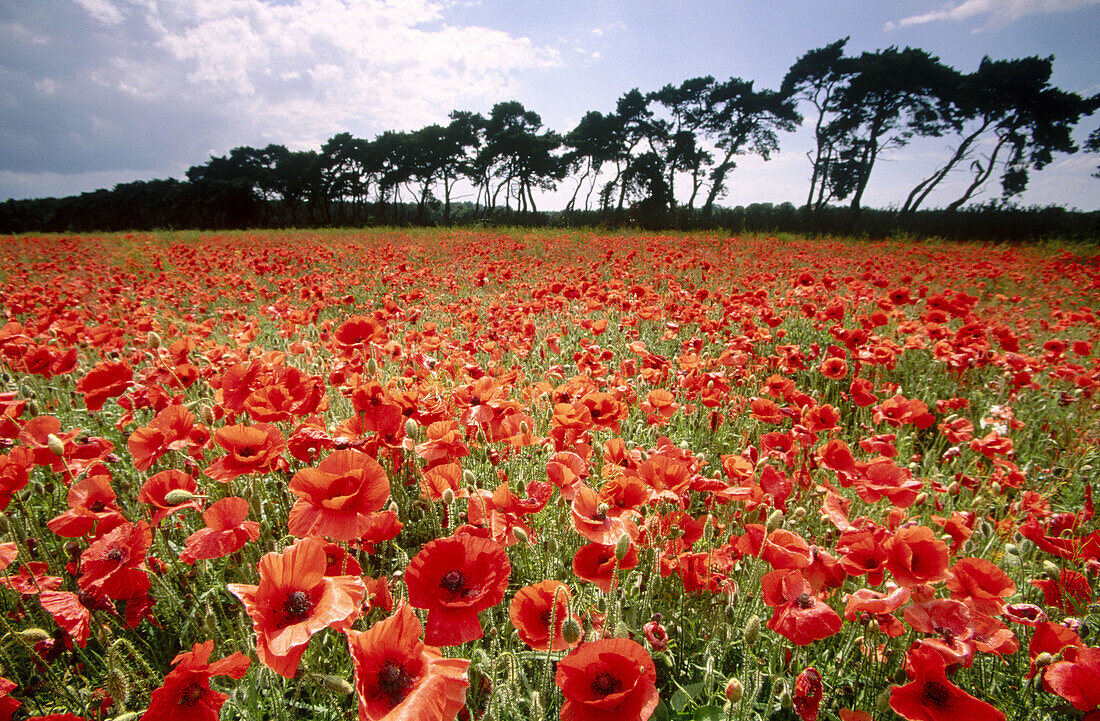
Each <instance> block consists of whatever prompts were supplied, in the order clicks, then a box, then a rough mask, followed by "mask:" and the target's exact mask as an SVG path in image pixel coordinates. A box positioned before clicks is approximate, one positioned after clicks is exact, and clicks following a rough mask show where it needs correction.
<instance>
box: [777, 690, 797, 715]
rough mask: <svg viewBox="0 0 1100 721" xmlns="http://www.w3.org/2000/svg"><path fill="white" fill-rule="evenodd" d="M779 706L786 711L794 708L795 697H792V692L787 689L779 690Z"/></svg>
mask: <svg viewBox="0 0 1100 721" xmlns="http://www.w3.org/2000/svg"><path fill="white" fill-rule="evenodd" d="M779 707H780V708H781V709H783V710H785V711H789V710H790V709H792V708H794V699H793V698H791V692H790V691H788V690H787V689H783V690H782V691H780V692H779Z"/></svg>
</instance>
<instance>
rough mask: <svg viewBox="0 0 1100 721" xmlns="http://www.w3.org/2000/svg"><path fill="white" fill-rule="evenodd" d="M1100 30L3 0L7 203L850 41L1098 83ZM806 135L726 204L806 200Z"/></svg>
mask: <svg viewBox="0 0 1100 721" xmlns="http://www.w3.org/2000/svg"><path fill="white" fill-rule="evenodd" d="M1098 36H1100V0H953V1H952V0H949V1H947V2H944V1H943V0H905V1H897V2H890V1H889V0H877V1H876V0H766V1H760V0H560V1H559V0H480V1H478V0H31V1H28V0H0V200H2V199H6V198H28V197H46V196H58V197H60V196H65V195H73V194H78V193H81V192H85V191H90V190H95V189H97V188H111V187H113V186H114V185H115V184H117V183H123V182H129V181H132V180H147V179H152V178H183V177H184V173H185V171H186V170H187V168H188V167H190V166H192V165H200V164H202V163H204V162H205V161H206V160H207V159H208V158H209V157H211V156H216V155H225V154H226V153H228V152H229V150H231V149H232V148H234V147H237V146H242V145H249V146H254V147H263V146H265V145H267V144H269V143H280V144H283V145H286V146H287V147H288V148H290V149H292V150H306V149H318V148H319V147H320V146H321V144H322V143H324V141H325V140H327V139H328V138H330V137H332V136H333V135H335V134H337V133H340V132H350V133H352V135H354V136H357V137H364V138H373V137H374V136H376V135H377V134H379V133H381V132H383V131H385V130H413V129H416V128H419V127H423V126H424V125H427V124H430V123H437V122H438V123H445V122H446V121H447V114H448V113H449V112H450V111H452V110H456V109H458V110H472V111H477V112H481V113H488V111H489V110H490V109H491V108H492V106H493V104H495V103H497V102H501V101H506V100H518V101H520V102H522V103H523V104H524V105H525V106H526V107H527V108H528V109H529V110H534V111H535V112H537V113H539V114H540V115H541V117H542V120H543V122H544V123H545V124H546V126H547V127H548V128H551V129H554V130H557V131H559V132H563V133H564V132H567V131H568V130H570V129H571V128H572V127H573V126H574V125H575V124H576V123H577V121H578V120H579V119H580V118H581V117H582V116H583V115H584V113H585V112H587V111H589V110H599V111H601V112H609V111H611V110H613V109H614V107H615V101H616V99H617V98H619V97H620V96H621V95H622V94H623V93H625V92H627V91H628V90H630V89H632V88H638V89H640V90H641V91H642V92H647V91H651V90H657V89H659V88H661V87H662V86H664V85H666V84H670V83H671V84H676V85H678V84H680V83H681V82H683V81H684V80H686V79H688V78H692V77H697V76H705V75H713V76H715V77H716V78H718V79H719V80H723V79H726V78H729V77H740V78H744V79H747V80H753V81H754V82H755V84H756V87H757V88H772V89H776V88H778V87H779V84H780V82H781V81H782V79H783V76H784V74H785V73H786V71H787V69H788V68H789V67H790V66H791V64H792V63H793V62H794V61H795V60H797V59H798V57H799V56H801V55H802V54H804V53H805V52H807V51H808V50H811V49H813V48H818V47H821V46H824V45H826V44H828V43H830V42H833V41H835V40H837V39H839V38H842V37H849V38H850V40H849V41H848V45H847V49H848V53H849V54H858V53H860V52H862V51H874V50H879V49H884V48H887V47H890V46H898V47H905V46H912V47H917V48H921V49H924V50H927V51H928V52H930V53H932V54H933V55H936V56H938V57H939V58H940V60H942V61H943V62H944V63H946V64H948V65H951V66H953V67H955V68H957V69H958V70H960V71H964V72H970V71H973V70H975V69H976V68H977V67H978V64H979V62H980V61H981V59H982V58H983V56H989V57H991V58H993V59H1011V58H1020V57H1027V56H1032V55H1036V56H1040V57H1046V56H1051V55H1052V56H1054V75H1053V78H1052V82H1053V84H1054V85H1056V86H1058V87H1060V88H1062V89H1064V90H1068V91H1073V92H1077V93H1080V94H1082V95H1085V96H1089V95H1093V94H1096V93H1100V75H1098V73H1097V70H1098V69H1100V43H1097V42H1096V37H1098ZM803 110H806V109H805V108H804V109H803ZM1098 125H1100V113H1098V114H1096V115H1094V116H1092V117H1091V118H1086V119H1085V120H1084V121H1083V122H1082V123H1081V124H1080V125H1079V126H1078V128H1077V131H1076V137H1077V139H1078V142H1079V143H1080V142H1081V141H1083V140H1084V138H1085V137H1086V136H1087V135H1088V133H1089V132H1090V131H1091V130H1093V129H1095V128H1096V127H1097V126H1098ZM811 139H812V133H811V132H810V128H809V126H808V125H807V124H804V126H803V128H801V129H800V130H799V131H796V132H794V133H790V134H783V135H781V136H780V152H779V153H778V154H777V155H776V156H774V157H773V158H772V159H771V160H769V161H767V162H765V161H763V160H762V159H759V158H754V157H745V158H743V159H742V160H741V162H740V163H739V165H738V167H737V169H736V170H734V171H733V173H732V174H731V175H730V177H729V180H728V184H729V186H730V190H729V193H728V194H727V196H726V197H725V198H724V199H723V201H721V202H722V204H724V205H729V206H733V205H742V204H747V203H752V202H774V203H780V202H784V201H790V202H794V203H795V204H801V203H802V202H804V199H805V194H806V191H807V189H808V182H809V175H810V164H809V161H808V160H807V158H806V152H807V151H808V150H809V149H810V147H811ZM948 152H949V142H948V141H947V140H946V139H928V140H921V141H919V142H914V143H911V144H910V145H909V146H907V147H905V148H901V149H899V150H895V151H893V152H891V153H890V154H889V155H887V156H884V157H883V158H882V159H881V161H880V163H879V165H878V166H876V169H875V171H874V173H873V175H872V177H871V180H870V184H869V187H868V190H867V194H866V195H865V198H864V204H865V205H870V206H875V207H890V206H897V205H900V204H901V203H902V202H903V201H904V199H905V196H906V195H907V193H908V191H909V189H910V188H911V187H912V186H913V185H915V184H916V183H917V182H918V181H919V180H920V179H921V178H922V177H924V176H925V175H927V174H928V173H929V172H930V171H931V170H932V169H933V168H934V167H935V165H936V163H937V160H942V159H943V158H945V157H946V156H947V155H948ZM1098 165H1100V155H1097V154H1085V153H1081V152H1078V153H1076V154H1073V155H1060V156H1056V159H1055V160H1054V162H1052V163H1051V164H1050V165H1049V166H1048V167H1047V168H1045V169H1044V170H1042V171H1040V172H1037V173H1033V174H1032V177H1031V182H1030V184H1029V186H1028V190H1027V191H1026V192H1025V193H1024V195H1023V196H1021V197H1020V199H1019V200H1020V202H1022V203H1023V204H1025V205H1063V206H1066V207H1070V208H1079V209H1082V210H1098V209H1100V179H1098V178H1093V177H1091V174H1092V173H1093V172H1094V171H1095V170H1096V169H1097V166H1098ZM964 185H965V183H964V179H963V176H962V175H958V176H955V177H954V178H952V179H951V180H950V182H948V183H945V186H944V189H943V190H942V191H941V192H940V193H938V194H937V195H934V196H932V198H930V201H931V205H933V206H935V205H941V206H942V205H944V204H946V203H947V202H949V201H950V200H951V199H952V198H953V197H954V196H953V195H952V193H953V192H954V193H957V192H958V190H959V189H961V188H962V187H964ZM996 192H997V191H996V189H991V190H990V191H987V192H986V194H985V195H984V196H981V197H980V198H979V200H989V199H991V198H993V197H995V195H996ZM571 193H572V185H571V184H570V183H569V182H568V181H566V182H565V183H564V184H563V186H562V187H561V188H560V189H559V191H558V192H556V193H550V194H547V195H546V196H544V197H543V198H541V199H540V208H543V209H553V208H555V207H558V208H560V207H561V206H562V205H563V204H564V199H566V198H568V196H569V195H570V194H571Z"/></svg>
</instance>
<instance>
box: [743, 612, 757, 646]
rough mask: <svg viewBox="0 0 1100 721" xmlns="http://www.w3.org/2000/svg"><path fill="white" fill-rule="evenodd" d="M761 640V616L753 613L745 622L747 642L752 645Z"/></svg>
mask: <svg viewBox="0 0 1100 721" xmlns="http://www.w3.org/2000/svg"><path fill="white" fill-rule="evenodd" d="M759 640H760V617H759V616H757V615H755V614H753V615H752V616H750V617H749V620H748V621H747V622H746V623H745V643H747V644H748V645H750V646H752V645H755V644H756V642H757V641H759Z"/></svg>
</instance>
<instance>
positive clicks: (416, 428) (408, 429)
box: [405, 418, 420, 438]
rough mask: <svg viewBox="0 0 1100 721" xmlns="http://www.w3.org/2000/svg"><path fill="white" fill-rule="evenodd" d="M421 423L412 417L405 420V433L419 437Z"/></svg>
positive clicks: (411, 436) (412, 436) (410, 436)
mask: <svg viewBox="0 0 1100 721" xmlns="http://www.w3.org/2000/svg"><path fill="white" fill-rule="evenodd" d="M419 432H420V425H419V424H418V423H417V422H416V421H414V420H413V419H412V418H410V419H408V420H407V421H405V435H406V436H408V437H409V438H417V437H419Z"/></svg>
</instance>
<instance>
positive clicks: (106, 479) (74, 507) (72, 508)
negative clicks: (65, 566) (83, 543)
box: [46, 465, 126, 538]
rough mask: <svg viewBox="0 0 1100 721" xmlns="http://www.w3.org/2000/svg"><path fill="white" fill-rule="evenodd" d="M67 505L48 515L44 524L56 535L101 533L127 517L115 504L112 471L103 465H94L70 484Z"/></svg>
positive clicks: (115, 526)
mask: <svg viewBox="0 0 1100 721" xmlns="http://www.w3.org/2000/svg"><path fill="white" fill-rule="evenodd" d="M67 501H68V505H69V508H68V510H67V511H64V512H63V513H61V514H60V515H57V516H55V517H54V518H51V519H50V520H49V521H48V522H47V523H46V526H47V527H48V528H49V529H50V530H51V531H53V532H54V533H56V534H57V535H59V536H63V537H65V538H79V537H81V536H83V535H86V534H88V533H91V531H92V529H93V528H94V529H95V530H96V533H97V534H98V535H103V533H105V532H106V531H109V530H111V529H112V528H117V527H118V526H119V524H121V523H125V521H126V519H125V518H123V517H122V513H121V511H120V510H119V508H118V506H116V505H115V492H114V490H113V489H112V488H111V473H110V471H108V470H107V467H106V466H102V465H97V466H96V467H95V468H94V469H92V471H91V472H89V474H88V476H87V477H85V478H83V479H81V480H79V481H77V482H76V483H74V484H73V485H72V486H71V487H70V488H69V493H68V496H67Z"/></svg>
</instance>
